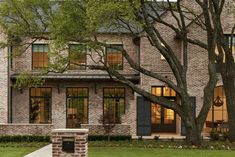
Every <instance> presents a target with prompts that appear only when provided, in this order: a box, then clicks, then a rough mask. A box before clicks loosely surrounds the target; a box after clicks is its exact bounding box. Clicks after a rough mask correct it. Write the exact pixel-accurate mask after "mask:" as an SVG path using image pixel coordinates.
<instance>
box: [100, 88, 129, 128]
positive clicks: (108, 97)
mask: <svg viewBox="0 0 235 157" xmlns="http://www.w3.org/2000/svg"><path fill="white" fill-rule="evenodd" d="M103 112H104V113H103V116H104V117H103V122H104V123H107V124H110V123H120V122H121V116H122V115H123V114H124V113H125V88H123V87H109V88H104V89H103Z"/></svg>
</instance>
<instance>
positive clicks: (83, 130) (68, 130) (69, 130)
mask: <svg viewBox="0 0 235 157" xmlns="http://www.w3.org/2000/svg"><path fill="white" fill-rule="evenodd" d="M88 131H89V129H53V130H52V132H82V133H87V132H88Z"/></svg>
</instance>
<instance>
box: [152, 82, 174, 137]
mask: <svg viewBox="0 0 235 157" xmlns="http://www.w3.org/2000/svg"><path fill="white" fill-rule="evenodd" d="M152 94H153V95H156V96H161V97H165V98H167V99H169V100H171V101H176V92H175V91H174V90H173V89H171V88H169V87H163V86H158V87H152ZM151 123H152V133H159V132H162V133H175V132H176V114H175V112H174V111H173V110H171V109H168V108H165V107H162V106H160V105H159V104H155V103H152V104H151Z"/></svg>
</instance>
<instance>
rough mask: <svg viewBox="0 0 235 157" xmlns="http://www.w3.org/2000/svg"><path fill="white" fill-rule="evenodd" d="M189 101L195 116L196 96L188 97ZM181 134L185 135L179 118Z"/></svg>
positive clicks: (184, 129)
mask: <svg viewBox="0 0 235 157" xmlns="http://www.w3.org/2000/svg"><path fill="white" fill-rule="evenodd" d="M190 101H191V103H192V110H193V113H194V117H196V97H195V96H192V97H190ZM181 135H182V136H185V135H186V128H185V126H184V123H183V121H182V120H181Z"/></svg>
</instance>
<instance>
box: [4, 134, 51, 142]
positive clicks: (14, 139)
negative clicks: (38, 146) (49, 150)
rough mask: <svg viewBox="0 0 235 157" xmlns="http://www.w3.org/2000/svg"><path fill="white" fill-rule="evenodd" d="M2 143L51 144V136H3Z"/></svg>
mask: <svg viewBox="0 0 235 157" xmlns="http://www.w3.org/2000/svg"><path fill="white" fill-rule="evenodd" d="M0 142H50V136H42V135H2V136H0Z"/></svg>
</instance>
